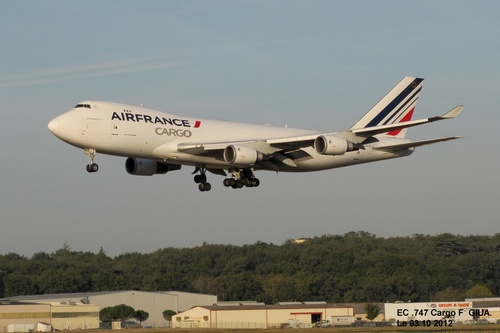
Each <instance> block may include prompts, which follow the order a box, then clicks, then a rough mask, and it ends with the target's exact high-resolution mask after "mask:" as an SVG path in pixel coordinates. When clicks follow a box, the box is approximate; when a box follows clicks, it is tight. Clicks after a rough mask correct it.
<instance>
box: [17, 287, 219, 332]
mask: <svg viewBox="0 0 500 333" xmlns="http://www.w3.org/2000/svg"><path fill="white" fill-rule="evenodd" d="M8 300H10V301H22V302H31V303H68V302H69V303H72V304H80V305H82V304H97V305H98V306H99V309H98V310H97V311H99V310H101V309H103V308H105V307H108V306H115V305H120V304H126V305H128V306H131V307H133V308H134V309H135V310H143V311H146V312H148V313H149V318H148V320H146V321H144V322H142V325H144V326H152V327H166V326H169V324H170V323H169V322H167V321H166V320H165V319H164V318H163V311H165V310H173V311H175V312H177V313H179V312H180V311H184V310H187V309H189V308H192V307H193V306H197V305H212V304H215V303H217V296H215V295H205V294H194V293H186V292H179V291H168V292H144V291H136V290H127V291H103V292H90V293H74V294H52V295H33V296H17V297H9V298H8Z"/></svg>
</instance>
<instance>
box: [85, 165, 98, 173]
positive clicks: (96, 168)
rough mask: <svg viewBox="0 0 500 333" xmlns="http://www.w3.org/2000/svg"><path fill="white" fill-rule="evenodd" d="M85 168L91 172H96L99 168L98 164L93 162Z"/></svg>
mask: <svg viewBox="0 0 500 333" xmlns="http://www.w3.org/2000/svg"><path fill="white" fill-rule="evenodd" d="M86 169H87V172H89V173H93V172H97V171H98V170H99V166H98V165H97V164H95V163H92V164H87V167H86Z"/></svg>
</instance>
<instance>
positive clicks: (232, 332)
mask: <svg viewBox="0 0 500 333" xmlns="http://www.w3.org/2000/svg"><path fill="white" fill-rule="evenodd" d="M121 331H124V332H123V333H125V332H126V333H236V332H243V333H283V332H285V331H286V332H296V333H343V332H346V333H348V332H394V333H397V332H411V333H416V332H466V333H481V332H485V333H486V332H487V333H493V332H496V333H500V325H466V326H456V327H418V328H415V327H408V328H402V327H347V328H300V329H217V328H189V329H187V328H154V329H125V330H121ZM73 332H74V331H73ZM106 332H108V333H109V332H111V331H110V330H85V331H82V333H106Z"/></svg>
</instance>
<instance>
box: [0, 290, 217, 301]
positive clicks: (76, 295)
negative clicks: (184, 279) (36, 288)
mask: <svg viewBox="0 0 500 333" xmlns="http://www.w3.org/2000/svg"><path fill="white" fill-rule="evenodd" d="M121 293H147V294H160V295H206V296H215V295H207V294H196V293H189V292H183V291H175V290H172V291H141V290H115V291H95V292H86V293H63V294H44V295H23V296H12V297H5V298H1V299H0V301H4V300H6V301H23V300H30V301H33V300H37V301H43V300H50V299H65V298H67V299H75V298H79V299H85V298H87V297H95V296H106V295H113V294H121ZM82 303H84V302H82Z"/></svg>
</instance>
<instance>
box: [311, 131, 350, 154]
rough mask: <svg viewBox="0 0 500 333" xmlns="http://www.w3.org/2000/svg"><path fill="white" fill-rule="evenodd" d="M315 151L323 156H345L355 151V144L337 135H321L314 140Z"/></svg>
mask: <svg viewBox="0 0 500 333" xmlns="http://www.w3.org/2000/svg"><path fill="white" fill-rule="evenodd" d="M314 149H316V151H317V152H318V153H320V154H322V155H343V154H344V153H346V152H348V151H353V150H354V144H353V143H352V142H349V141H347V140H345V139H342V138H339V137H338V136H335V135H328V134H327V135H320V136H318V137H317V138H316V139H315V140H314Z"/></svg>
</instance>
